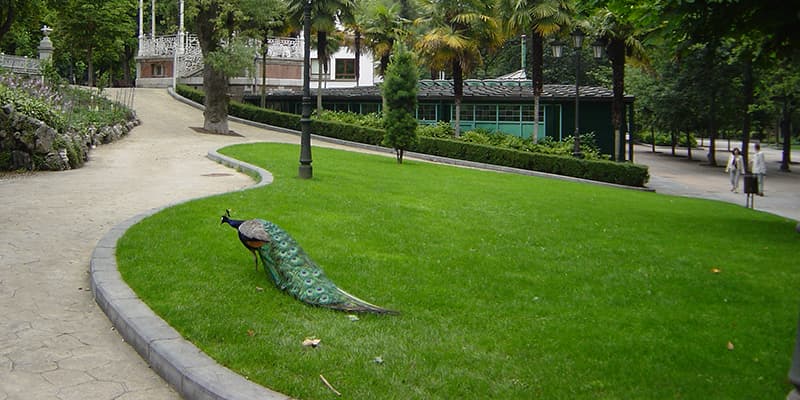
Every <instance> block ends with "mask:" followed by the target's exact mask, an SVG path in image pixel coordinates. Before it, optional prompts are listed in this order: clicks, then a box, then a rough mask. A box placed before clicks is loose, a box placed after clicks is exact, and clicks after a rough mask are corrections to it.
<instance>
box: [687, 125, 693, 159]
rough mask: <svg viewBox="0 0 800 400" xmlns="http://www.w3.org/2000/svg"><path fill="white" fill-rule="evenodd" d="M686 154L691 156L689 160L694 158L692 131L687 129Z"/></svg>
mask: <svg viewBox="0 0 800 400" xmlns="http://www.w3.org/2000/svg"><path fill="white" fill-rule="evenodd" d="M686 154H687V155H688V156H689V161H691V160H692V132H691V131H688V130H687V131H686Z"/></svg>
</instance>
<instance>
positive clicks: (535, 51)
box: [531, 29, 544, 143]
mask: <svg viewBox="0 0 800 400" xmlns="http://www.w3.org/2000/svg"><path fill="white" fill-rule="evenodd" d="M542 42H543V39H542V35H540V34H539V33H538V32H536V30H535V29H533V30H532V32H531V62H532V64H531V67H532V68H531V82H532V86H533V134H532V135H531V136H532V139H533V143H536V142H538V141H539V122H540V121H539V100H540V97H541V96H542V88H543V87H544V79H543V77H542V76H543V72H542V65H543V64H544V46H543V43H542Z"/></svg>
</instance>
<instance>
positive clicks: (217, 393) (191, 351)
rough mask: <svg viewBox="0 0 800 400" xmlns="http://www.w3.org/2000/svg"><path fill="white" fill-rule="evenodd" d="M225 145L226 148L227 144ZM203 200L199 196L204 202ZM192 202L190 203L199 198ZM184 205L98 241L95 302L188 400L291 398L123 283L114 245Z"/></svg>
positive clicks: (215, 155) (248, 169) (252, 171)
mask: <svg viewBox="0 0 800 400" xmlns="http://www.w3.org/2000/svg"><path fill="white" fill-rule="evenodd" d="M169 93H170V95H172V96H173V97H174V98H175V99H177V100H179V101H181V102H184V103H186V104H189V105H192V106H194V107H197V108H201V109H202V105H199V104H197V103H194V102H192V101H190V100H188V99H186V98H184V97H182V96H179V95H177V94H176V93H175V92H174V91H173V90H172V89H169ZM230 119H231V120H233V121H236V122H239V123H244V124H248V125H251V126H256V127H260V128H264V129H270V130H275V131H279V132H283V133H290V134H295V135H299V132H297V131H294V130H291V129H285V128H280V127H274V126H270V125H266V124H261V123H257V122H253V121H248V120H244V119H241V118H236V117H230ZM312 137H313V138H314V139H315V140H320V141H324V142H329V143H335V144H339V145H345V146H349V147H356V148H361V149H365V150H371V151H375V152H380V153H386V154H393V153H394V151H393V150H392V149H389V148H386V147H380V146H374V145H368V144H363V143H356V142H350V141H346V140H341V139H335V138H329V137H325V136H318V135H312ZM223 147H224V146H223ZM407 156H408V157H409V158H415V159H419V160H424V161H431V162H437V163H443V164H450V165H457V166H463V167H472V168H480V169H485V170H491V171H497V172H509V173H516V174H522V175H530V176H540V177H546V178H551V179H560V180H567V181H573V182H583V183H592V184H597V185H602V186H611V187H619V188H624V189H634V190H647V191H652V189H648V188H636V187H631V186H623V185H616V184H610V183H604V182H597V181H590V180H586V179H580V178H572V177H565V176H560V175H553V174H547V173H543V172H537V171H529V170H522V169H517V168H509V167H502V166H497V165H489V164H482V163H477V162H471V161H464V160H456V159H451V158H446V157H438V156H431V155H428V154H420V153H413V152H409V153H407ZM208 158H209V159H211V160H214V161H216V162H218V163H220V164H223V165H225V166H228V167H230V168H233V169H236V170H237V171H240V172H244V173H246V174H248V175H251V176H254V177H257V178H258V182H257V183H256V184H255V185H253V186H250V187H248V188H245V189H241V190H249V189H254V188H258V187H262V186H266V185H269V184H270V183H272V181H273V176H272V174H271V173H270V172H268V171H266V170H264V169H263V168H259V167H257V166H254V165H252V164H248V163H245V162H242V161H239V160H236V159H233V158H231V157H228V156H225V155H222V154H220V153H219V152H217V151H216V150H211V151H209V152H208ZM200 198H203V197H198V198H196V199H200ZM196 199H190V200H186V201H191V200H196ZM186 201H183V202H178V203H173V204H168V205H166V206H164V207H160V208H155V209H152V210H150V211H147V212H144V213H141V214H139V215H136V216H134V217H132V218H129V219H128V220H125V221H123V222H121V223H120V224H118V225H116V226H114V227H113V228H111V230H109V231H108V232H107V233H106V235H105V236H103V237H102V238H101V239H100V241H99V242H98V243H97V246H96V247H95V249H94V251H93V252H92V257H91V260H90V281H91V287H92V293H94V297H95V301H96V302H97V304H98V305H99V306H100V308H101V309H102V310H103V312H105V313H106V315H107V316H108V319H109V320H110V321H111V323H112V324H113V325H114V327H115V328H116V330H117V331H118V332H119V333H120V335H121V336H122V337H123V338H124V339H125V341H126V342H128V344H130V345H131V346H132V347H133V348H134V349H135V350H136V352H137V353H139V355H140V356H141V357H142V358H143V359H144V360H145V362H147V363H148V364H149V365H150V367H151V368H152V369H153V370H154V371H156V372H157V373H158V374H159V375H160V376H161V377H162V378H163V379H164V380H165V381H167V383H169V384H170V385H171V386H172V387H174V388H175V390H176V391H177V392H178V393H179V394H180V395H181V396H182V397H183V398H185V399H189V400H193V399H202V400H206V399H215V400H239V399H241V400H249V399H265V400H278V399H290V398H289V397H287V396H286V395H284V394H281V393H278V392H275V391H272V390H270V389H267V388H265V387H263V386H260V385H257V384H255V383H253V382H250V381H248V380H246V379H244V378H243V377H242V376H241V375H238V374H236V373H235V372H233V371H231V370H229V369H228V368H225V367H223V366H222V365H220V364H218V363H217V362H216V361H214V360H213V359H211V358H210V357H208V356H207V355H206V354H205V353H203V352H202V351H201V350H200V349H198V348H197V347H195V346H194V345H193V344H192V343H190V342H189V341H187V340H185V339H183V337H182V336H181V335H180V333H178V332H177V331H176V330H175V329H173V328H172V327H171V326H169V324H167V323H166V322H165V321H164V320H163V319H161V318H160V317H158V316H157V315H156V314H155V313H154V312H153V311H152V310H151V309H150V308H149V307H148V306H147V305H146V304H144V302H142V301H141V300H140V299H139V297H138V296H136V293H134V292H133V290H131V288H130V287H128V285H127V284H126V283H125V282H124V281H123V280H122V276H121V275H120V273H119V270H118V269H117V262H116V245H117V241H118V240H119V238H120V237H122V235H124V234H125V232H126V231H127V230H128V229H129V228H130V227H131V226H133V225H135V224H136V223H138V222H139V221H141V220H143V219H145V218H147V217H149V216H151V215H153V214H155V213H157V212H159V211H161V210H163V209H165V208H168V207H172V206H175V205H178V204H181V203H184V202H186Z"/></svg>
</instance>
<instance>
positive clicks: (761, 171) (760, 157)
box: [750, 143, 767, 196]
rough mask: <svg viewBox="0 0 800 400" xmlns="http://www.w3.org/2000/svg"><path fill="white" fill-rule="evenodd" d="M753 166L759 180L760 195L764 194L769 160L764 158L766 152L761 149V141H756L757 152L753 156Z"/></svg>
mask: <svg viewBox="0 0 800 400" xmlns="http://www.w3.org/2000/svg"><path fill="white" fill-rule="evenodd" d="M752 163H753V167H752V168H751V169H750V170H751V171H753V174H754V175H755V176H756V181H757V182H758V195H759V196H763V195H764V175H766V174H767V162H766V161H765V160H764V152H763V151H761V143H756V154H755V155H754V156H753V162H752Z"/></svg>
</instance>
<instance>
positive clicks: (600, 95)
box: [245, 79, 634, 159]
mask: <svg viewBox="0 0 800 400" xmlns="http://www.w3.org/2000/svg"><path fill="white" fill-rule="evenodd" d="M531 85H532V84H531V81H530V80H526V79H486V80H471V79H468V80H465V81H464V96H463V99H462V103H461V121H460V124H461V129H462V131H466V130H471V129H476V128H483V129H488V130H490V131H499V132H503V133H508V134H511V135H515V136H519V137H523V138H529V137H531V135H532V134H533V125H534V118H533V109H534V107H533V90H532V86H531ZM322 95H323V97H322V104H323V107H324V108H325V109H329V110H337V111H350V112H355V113H362V114H366V113H370V112H376V111H379V110H380V109H381V103H382V101H381V94H380V87H378V86H362V87H354V88H328V89H322ZM315 96H316V89H312V97H315ZM418 98H419V101H418V106H417V119H418V120H419V121H420V123H423V124H432V123H435V122H438V121H444V122H451V123H452V121H453V120H454V119H455V118H454V114H453V113H454V112H455V105H454V103H453V82H452V81H451V80H420V82H419V92H418ZM267 99H268V107H270V108H273V109H276V110H280V111H284V112H291V113H296V114H300V113H301V106H302V94H301V91H300V90H298V89H290V90H273V91H271V92H270V93H269V95H268V97H267ZM245 100H246V101H248V102H251V103H254V104H258V103H259V98H258V95H252V96H247V97H245ZM579 100H580V101H579V113H578V115H579V121H578V123H579V127H580V130H581V132H583V133H589V132H592V133H594V135H595V138H596V140H597V145H598V147H599V148H600V150H601V151H602V152H603V153H605V154H609V155H613V154H614V153H615V152H614V133H613V132H614V130H613V127H612V123H611V101H612V91H611V90H610V89H606V88H601V87H587V86H582V87H581V88H580V99H579ZM633 101H634V98H633V96H625V106H626V107H625V108H626V109H627V110H626V111H627V115H628V117H632V116H633V114H632V109H633ZM574 131H575V86H574V85H544V91H543V93H542V96H541V97H540V107H539V135H538V136H539V139H542V138H544V137H545V136H549V137H552V138H553V139H555V140H562V139H565V138H567V137H569V136H572V134H573V133H574ZM618 146H619V147H618V149H617V151H618V152H619V153H617V154H620V159H629V157H624V155H625V154H626V153H625V141H624V140H620V142H619V144H618Z"/></svg>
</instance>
